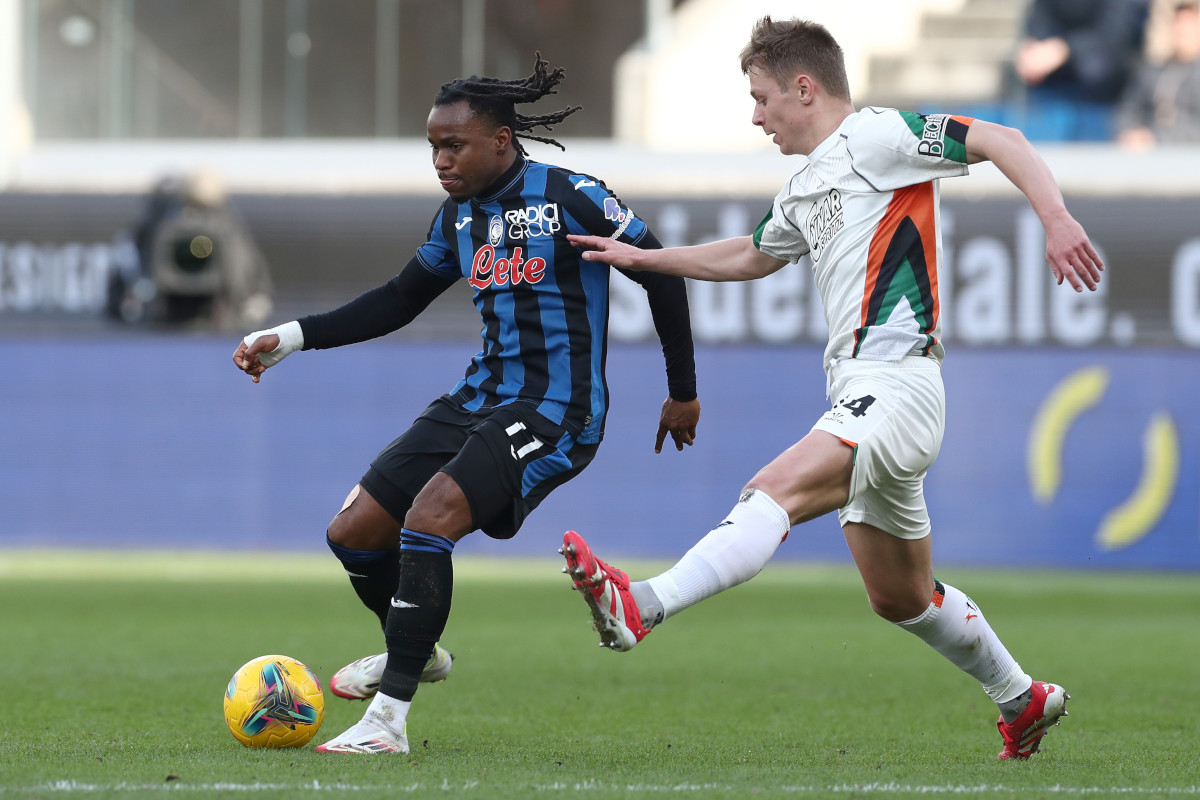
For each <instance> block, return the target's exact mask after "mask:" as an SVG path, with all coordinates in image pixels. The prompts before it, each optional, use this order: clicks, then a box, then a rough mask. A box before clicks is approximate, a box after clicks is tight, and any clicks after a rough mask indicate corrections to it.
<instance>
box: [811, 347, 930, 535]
mask: <svg viewBox="0 0 1200 800" xmlns="http://www.w3.org/2000/svg"><path fill="white" fill-rule="evenodd" d="M829 397H830V399H831V400H832V401H833V407H832V408H831V409H830V410H829V411H827V412H826V413H825V414H824V416H822V417H821V418H820V419H819V420H817V423H816V424H815V425H813V428H812V429H813V430H816V431H825V432H826V433H831V434H833V435H834V436H836V437H838V438H839V439H841V440H842V441H844V442H845V443H846V444H848V445H850V446H851V447H853V448H854V471H853V473H852V474H851V476H850V499H849V501H848V502H847V503H846V505H845V506H843V507H842V508H841V509H840V510H839V511H838V521H839V522H840V523H841V524H842V525H845V524H846V523H847V522H865V523H866V524H868V525H873V526H875V527H876V528H880V529H881V530H884V531H887V532H888V533H890V534H892V535H893V536H896V537H899V538H901V539H920V538H922V537H924V536H928V535H929V530H930V526H929V511H928V510H927V509H926V507H925V492H924V482H925V473H926V472H927V471H928V470H929V467H930V466H931V465H932V464H933V461H934V459H935V458H937V454H938V450H940V449H941V446H942V434H943V433H944V432H945V428H946V392H945V388H944V387H943V386H942V369H941V365H940V364H938V362H936V361H934V360H933V359H932V358H924V357H921V356H908V357H906V358H903V359H901V360H900V361H860V360H858V359H844V360H842V361H839V362H838V363H836V364H834V365H833V366H831V367H830V370H829Z"/></svg>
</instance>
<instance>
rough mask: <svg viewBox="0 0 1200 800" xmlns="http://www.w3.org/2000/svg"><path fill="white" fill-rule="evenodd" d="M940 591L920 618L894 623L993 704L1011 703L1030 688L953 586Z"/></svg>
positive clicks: (977, 613)
mask: <svg viewBox="0 0 1200 800" xmlns="http://www.w3.org/2000/svg"><path fill="white" fill-rule="evenodd" d="M937 587H938V588H939V589H941V592H940V593H935V594H934V596H933V601H932V602H931V603H930V604H929V608H927V609H925V613H923V614H922V615H921V616H919V617H917V618H915V619H910V620H907V621H905V622H897V623H896V624H897V625H899V626H900V627H901V628H904V629H905V630H907V631H910V632H911V633H914V634H916V635H917V636H919V637H920V638H921V639H922V640H923V641H924V642H925V643H926V644H928V645H929V646H930V647H932V648H933V649H934V650H937V651H938V652H939V653H941V654H942V655H944V656H945V657H946V658H947V659H949V660H950V663H952V664H953V665H954V666H956V667H958V668H959V669H961V670H962V671H963V672H965V673H967V674H968V675H970V676H971V677H973V678H974V679H975V680H977V681H979V683H980V684H981V685H982V686H983V690H984V691H985V692H987V694H988V697H990V698H992V700H994V701H995V702H997V703H1003V702H1006V701H1008V700H1012V699H1013V698H1014V697H1016V696H1017V695H1019V694H1021V693H1022V692H1024V691H1025V690H1026V689H1028V688H1029V687H1030V686H1031V685H1032V684H1033V679H1032V678H1030V677H1029V676H1028V675H1026V674H1025V672H1024V670H1022V669H1021V667H1020V665H1019V664H1017V662H1016V660H1015V659H1013V657H1012V656H1011V655H1010V654H1009V652H1008V650H1007V648H1005V647H1004V645H1003V644H1001V643H1000V639H999V637H997V636H996V632H995V631H993V630H992V626H991V625H988V622H987V620H986V619H984V618H983V612H981V611H980V610H979V607H978V606H976V605H975V603H974V602H972V600H971V598H969V597H967V596H966V595H965V594H963V593H962V592H960V591H959V590H958V589H955V588H954V587H953V586H949V585H947V584H944V583H941V582H940V581H939V582H938V583H937Z"/></svg>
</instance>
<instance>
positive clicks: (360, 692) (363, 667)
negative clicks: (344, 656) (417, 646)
mask: <svg viewBox="0 0 1200 800" xmlns="http://www.w3.org/2000/svg"><path fill="white" fill-rule="evenodd" d="M386 666H387V653H380V654H378V655H374V656H367V657H366V658H360V659H358V660H357V661H354V662H351V663H349V664H347V665H346V666H344V667H342V668H341V669H339V670H338V671H337V672H335V673H334V675H333V677H332V678H330V679H329V691H331V692H333V693H334V694H336V695H337V696H338V697H344V698H346V699H347V700H370V699H371V698H372V697H374V696H375V693H376V692H378V691H379V682H380V681H381V680H383V668H384V667H386ZM453 666H454V655H453V654H452V653H451V652H450V651H449V650H446V649H444V648H443V647H442V646H441V645H437V644H435V645H434V646H433V655H432V656H430V657H429V660H428V661H426V662H425V669H424V670H422V671H421V683H437V682H438V681H444V680H446V678H447V677H449V675H450V670H451V668H452V667H453Z"/></svg>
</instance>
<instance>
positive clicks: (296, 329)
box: [242, 322, 304, 367]
mask: <svg viewBox="0 0 1200 800" xmlns="http://www.w3.org/2000/svg"><path fill="white" fill-rule="evenodd" d="M272 333H273V334H275V335H276V336H278V337H279V346H278V347H276V348H275V349H274V350H268V351H266V352H264V353H259V354H258V360H259V361H261V362H262V364H263V366H264V367H273V366H275V365H276V364H278V363H279V362H280V361H283V360H284V359H285V358H287V357H288V356H289V355H290V354H292V353H294V352H296V351H297V350H299V349H301V348H302V347H304V331H303V330H302V329H301V328H300V323H299V322H285V323H283V324H282V325H278V326H276V327H274V328H268V329H267V330H265V331H255V332H254V333H251V334H249V335H248V336H246V338H245V339H243V340H242V341H243V342H245V343H246V346H247V347H249V346H250V345H252V344H254V341H255V340H256V339H258V338H260V337H263V336H269V335H270V334H272Z"/></svg>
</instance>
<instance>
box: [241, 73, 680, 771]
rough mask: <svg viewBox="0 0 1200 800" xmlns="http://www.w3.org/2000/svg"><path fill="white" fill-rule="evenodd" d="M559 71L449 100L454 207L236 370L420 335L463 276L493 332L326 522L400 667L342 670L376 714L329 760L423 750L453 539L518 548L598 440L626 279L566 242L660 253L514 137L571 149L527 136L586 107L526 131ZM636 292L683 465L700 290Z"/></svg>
mask: <svg viewBox="0 0 1200 800" xmlns="http://www.w3.org/2000/svg"><path fill="white" fill-rule="evenodd" d="M562 76H563V71H562V70H561V69H555V70H550V69H549V67H548V65H547V64H546V62H545V61H543V60H542V59H541V56H540V55H539V56H538V58H537V62H536V65H535V67H534V72H533V74H532V75H531V76H529V77H528V78H525V79H523V80H516V81H500V80H497V79H494V78H478V77H474V76H473V77H471V78H467V79H460V80H457V81H454V82H451V83H448V84H445V85H444V86H442V88H441V91H440V92H439V93H438V95H437V97H436V98H435V100H434V104H433V109H432V111H431V112H430V114H429V120H428V126H427V127H428V137H429V143H430V145H431V147H432V153H433V166H434V169H435V170H436V172H437V177H438V180H439V181H440V183H441V185H442V188H443V189H445V191H446V193H447V194H448V195H449V198H448V199H447V200H446V201H445V202H444V203H443V204H442V206H441V208H440V209H439V210H438V212H437V215H436V216H435V217H434V220H433V224H432V226H431V228H430V231H429V236H428V239H427V241H426V242H425V244H423V245H422V246H421V247H420V248H419V249H418V250H417V253H416V255H415V256H414V257H413V258H412V260H411V261H409V263H408V264H407V266H405V267H404V269H403V270H401V271H400V273H399V274H398V275H397V276H396V277H395V278H393V279H392V280H390V281H389V282H388V283H386V284H385V285H383V286H380V287H378V288H376V289H373V290H371V291H369V292H367V293H365V294H363V295H361V296H360V297H358V298H357V299H355V300H353V301H351V302H350V303H348V304H346V305H345V306H342V307H341V308H338V309H336V310H334V311H330V312H328V313H325V314H318V315H314V316H309V317H304V318H302V319H300V320H297V321H294V322H288V323H286V324H284V325H281V326H278V327H276V328H272V329H270V330H266V331H257V332H255V333H251V334H250V335H248V336H246V337H245V339H244V341H243V342H242V343H241V344H240V345H239V346H238V348H237V351H236V352H235V353H234V355H233V360H234V363H235V364H236V365H237V366H238V367H239V368H240V369H242V370H243V371H245V372H247V373H248V374H250V375H251V377H252V378H253V379H254V381H255V382H257V381H258V380H259V378H260V377H261V375H262V373H263V372H264V371H265V370H266V369H267V368H269V367H271V366H273V365H274V364H277V363H278V362H279V361H280V360H282V359H283V358H284V357H285V356H287V355H288V354H289V353H292V352H294V351H296V350H300V349H323V348H328V347H338V346H341V345H346V344H351V343H353V342H360V341H364V340H366V339H371V338H374V337H377V336H382V335H384V334H387V333H390V332H391V331H394V330H396V329H398V328H400V327H402V326H404V325H405V324H407V323H408V322H410V321H411V320H412V319H413V318H414V317H416V316H417V314H419V313H420V312H421V311H422V310H423V309H425V307H426V306H428V305H429V303H430V302H432V301H433V299H434V298H436V297H437V296H438V295H440V294H441V293H442V292H444V291H445V290H446V289H448V288H449V287H450V286H451V284H453V283H454V282H455V281H457V280H459V279H460V278H465V279H466V280H467V282H468V283H469V284H470V286H471V287H472V289H473V290H474V303H475V307H476V308H477V309H478V310H479V314H480V316H481V318H482V321H483V332H482V336H483V349H482V350H481V351H480V352H479V353H478V354H477V355H476V356H475V357H474V358H473V359H472V360H471V363H470V366H469V367H468V368H467V371H466V374H465V376H464V377H463V379H462V380H461V381H459V383H458V384H457V385H456V386H454V387H453V388H452V389H451V390H450V391H449V392H448V393H447V394H445V395H443V396H442V397H440V398H438V399H436V400H435V401H434V402H433V403H432V404H431V405H430V406H429V407H428V408H427V409H426V410H425V412H424V413H423V414H422V415H421V416H420V418H419V419H417V420H416V422H414V423H413V425H412V427H410V428H409V429H408V430H407V432H405V433H404V434H403V435H402V436H400V438H398V439H396V440H395V441H394V442H392V443H391V444H390V445H388V446H387V447H386V448H385V449H384V450H383V451H382V452H381V453H380V454H379V455H378V456H377V457H376V459H375V460H374V462H372V464H371V467H370V469H368V470H367V472H366V474H365V475H364V476H363V477H362V479H361V480H360V481H359V483H358V485H357V486H355V487H354V489H353V490H352V491H351V492H350V495H349V497H347V498H346V502H345V504H344V506H343V507H342V510H341V511H340V512H339V513H338V514H337V516H335V517H334V519H333V521H332V522H331V523H330V525H329V530H328V540H329V546H330V548H331V549H332V550H333V552H334V553H335V554H336V555H337V557H338V558H339V559H340V560H341V562H342V564H343V565H344V567H345V569H346V572H347V574H348V575H349V576H350V580H351V583H352V584H353V586H354V588H355V591H356V592H357V593H358V595H359V597H360V598H361V599H362V601H363V603H364V604H365V605H366V606H367V607H368V608H370V609H371V610H372V611H374V612H375V613H376V614H377V615H378V616H379V619H380V622H381V624H382V625H383V627H384V633H385V640H386V642H387V652H386V653H383V654H380V655H376V656H370V657H367V658H364V659H359V660H358V661H356V662H354V663H352V664H349V665H347V666H346V667H344V668H343V669H341V670H339V672H338V673H337V674H335V675H334V677H333V679H332V680H331V681H330V688H331V689H332V690H333V692H334V693H335V694H338V695H340V696H343V697H350V698H362V699H367V698H372V699H371V703H370V705H369V706H368V708H367V710H366V713H365V714H364V716H363V719H362V720H361V721H360V722H359V723H357V724H356V725H354V726H353V727H351V728H350V729H349V730H347V731H345V732H344V733H342V734H341V735H339V736H337V737H335V738H334V739H332V740H330V741H328V742H325V743H324V744H322V745H320V746H319V747H318V748H317V750H318V751H320V752H327V753H395V752H400V753H404V752H408V739H407V716H408V710H409V707H410V705H411V703H412V699H413V695H414V693H415V692H416V690H417V686H418V683H419V682H421V681H436V680H440V679H442V678H444V677H445V676H446V675H447V674H448V673H449V670H450V666H451V663H452V661H451V659H450V656H449V654H448V653H447V652H446V651H445V650H443V649H442V648H441V647H440V646H438V644H437V642H438V641H439V639H440V638H441V635H442V632H443V630H444V628H445V626H446V620H447V617H448V616H449V613H450V602H451V595H452V591H453V569H452V560H451V554H452V553H453V550H454V545H455V543H456V542H458V541H459V540H460V539H462V537H464V536H466V535H467V534H468V533H471V532H472V531H475V530H482V531H483V532H484V533H486V534H487V535H488V536H491V537H494V538H497V539H507V538H510V537H512V536H513V535H515V534H516V532H517V530H518V529H519V528H520V527H521V524H522V522H523V521H524V519H525V517H526V516H527V515H528V514H529V513H530V512H531V511H532V510H533V509H534V508H536V507H537V505H538V504H539V503H540V502H541V500H542V499H544V498H545V497H546V495H547V494H548V493H549V492H550V491H551V490H553V489H554V488H555V487H557V486H560V485H562V484H563V483H565V482H566V481H568V480H570V479H571V478H572V477H574V476H575V475H577V474H578V473H579V472H580V471H582V470H583V469H584V467H586V466H587V465H588V464H589V463H590V462H591V460H592V458H593V456H594V455H595V453H596V448H597V447H598V446H599V444H600V439H601V437H602V435H603V431H604V421H605V416H606V414H607V412H608V387H607V384H606V382H605V356H606V338H607V332H608V299H609V295H608V281H609V273H610V268H609V266H608V265H607V264H604V263H603V262H598V261H585V260H583V259H582V258H581V251H580V250H579V249H578V248H575V247H574V246H572V245H570V244H568V243H567V239H566V237H567V235H568V234H570V233H577V234H584V233H586V234H591V235H595V236H601V237H611V238H612V239H613V240H614V241H617V240H619V241H622V242H625V243H627V244H629V245H630V246H631V247H660V246H661V245H660V244H659V243H658V241H657V240H656V239H655V237H654V234H653V233H652V232H651V231H650V229H649V228H648V227H647V226H646V224H645V223H644V222H643V221H642V220H641V219H639V218H638V217H637V216H635V215H634V213H633V212H632V211H630V210H629V209H628V208H627V207H626V206H625V205H624V204H623V203H622V202H621V201H620V200H619V199H618V198H617V197H616V196H615V195H613V194H612V193H611V192H610V191H609V190H608V189H607V187H606V186H605V185H604V183H603V182H602V181H600V180H599V179H597V178H594V177H592V176H589V175H584V174H581V173H576V172H572V171H570V170H568V169H563V168H561V167H555V166H550V165H547V164H541V163H538V162H536V161H532V160H530V159H529V158H528V157H527V156H526V153H525V150H524V148H523V147H522V146H521V144H520V143H519V142H518V141H517V138H516V137H517V136H522V137H525V138H530V139H534V140H537V141H541V142H548V143H551V144H555V145H558V142H555V141H554V140H553V139H548V138H544V137H541V136H534V135H532V134H531V133H530V131H531V130H532V129H533V128H535V127H536V126H542V127H544V128H546V129H547V130H549V129H550V126H552V125H555V124H557V123H559V122H561V121H562V119H563V118H564V117H566V116H567V115H568V114H570V113H572V112H574V111H576V110H578V109H577V108H568V109H564V110H562V111H559V112H556V113H552V114H547V115H544V116H524V115H521V114H517V113H516V111H515V105H514V104H517V103H529V102H533V101H535V100H538V99H540V98H541V97H543V96H545V95H547V94H551V93H553V92H554V87H555V86H556V85H557V84H558V83H559V81H560V80H561V79H562ZM558 146H559V147H561V145H558ZM630 277H632V278H633V279H634V280H636V281H637V282H638V283H640V284H641V285H642V286H643V288H644V289H645V290H646V292H647V295H648V298H649V301H650V309H651V312H652V314H653V318H654V325H655V329H656V330H657V332H658V335H659V338H660V339H661V341H662V345H663V353H664V356H665V358H666V371H667V389H668V397H667V399H666V400H665V401H664V403H663V406H662V409H661V415H660V420H659V427H658V435H657V440H656V442H655V450H656V451H661V449H662V445H663V442H664V440H665V438H666V436H667V435H668V434H670V436H671V437H672V439H673V441H674V443H675V446H676V449H678V450H682V449H683V446H684V445H685V444H687V445H690V444H692V442H693V440H694V437H695V433H696V424H697V422H698V420H699V416H700V405H699V402H698V400H697V398H696V375H695V362H694V358H693V347H692V336H691V324H690V317H689V312H688V303H687V294H686V292H685V289H684V284H683V279H682V278H677V277H670V276H665V275H654V274H652V273H646V274H641V273H630ZM397 545H398V546H399V549H398V550H397Z"/></svg>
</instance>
